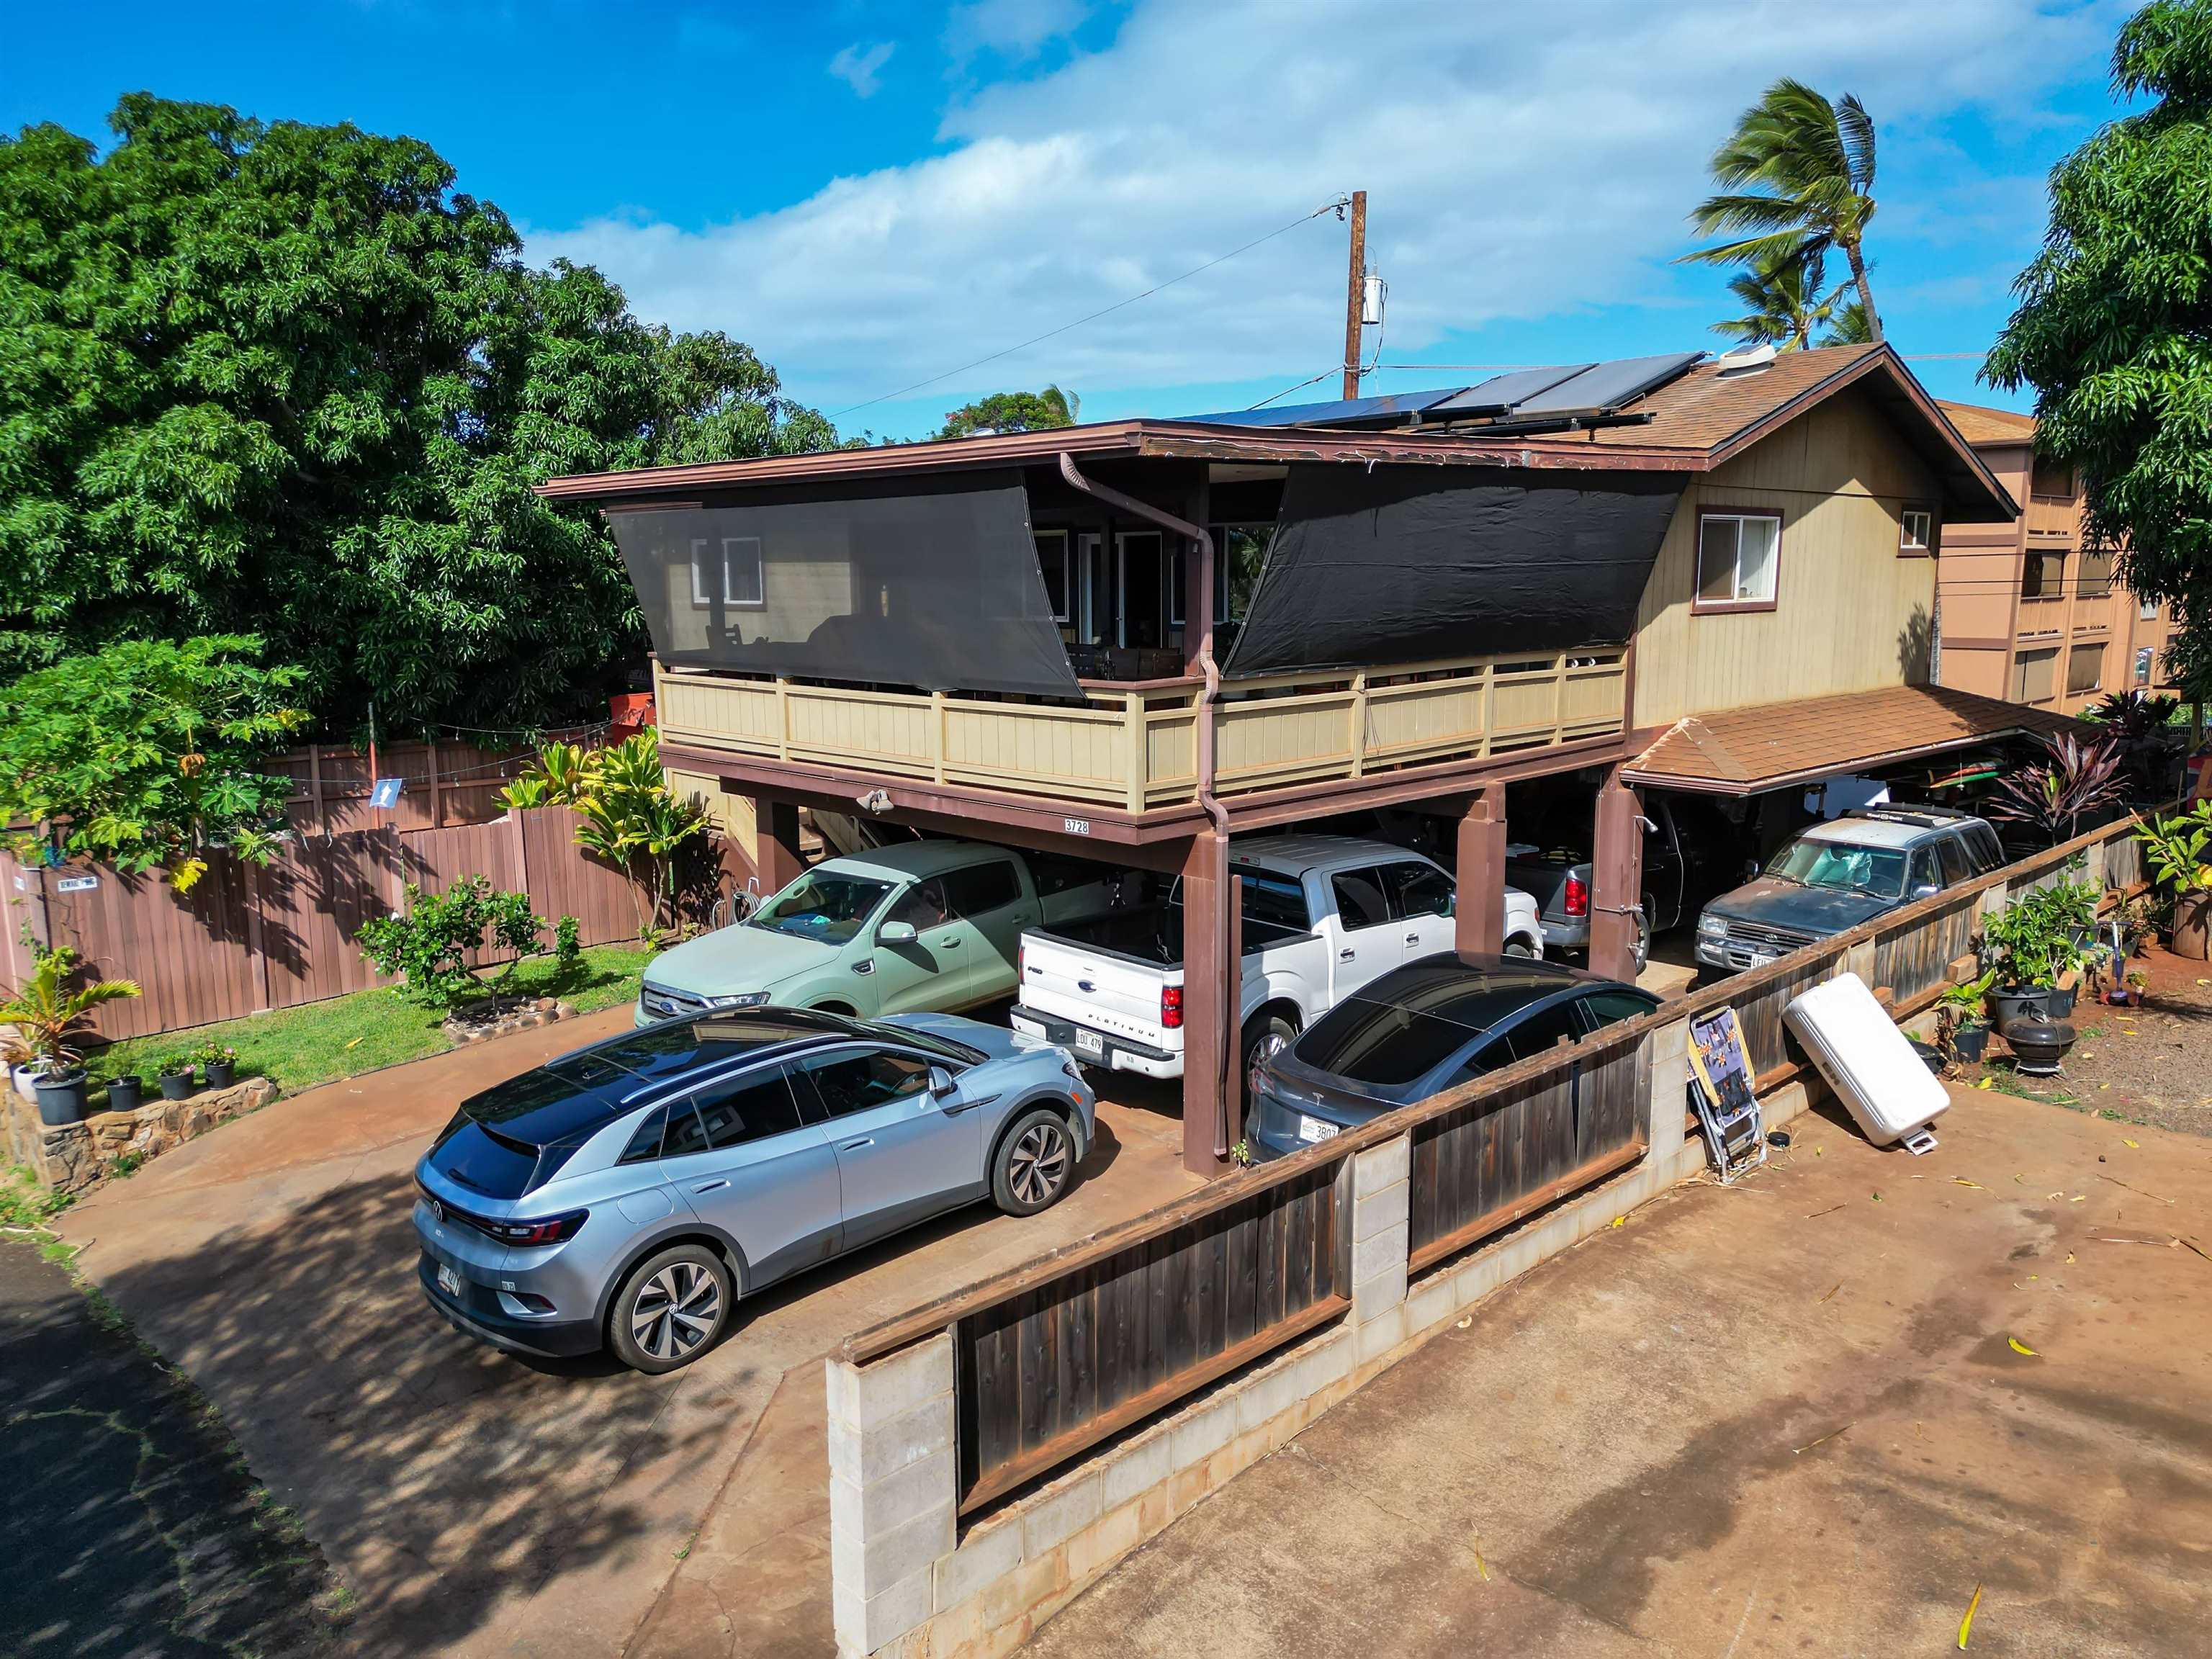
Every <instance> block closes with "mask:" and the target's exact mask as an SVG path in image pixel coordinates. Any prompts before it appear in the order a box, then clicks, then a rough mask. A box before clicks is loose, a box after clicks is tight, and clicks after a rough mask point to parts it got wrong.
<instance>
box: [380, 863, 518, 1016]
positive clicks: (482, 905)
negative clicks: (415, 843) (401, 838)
mask: <svg viewBox="0 0 2212 1659" xmlns="http://www.w3.org/2000/svg"><path fill="white" fill-rule="evenodd" d="M544 931H545V922H544V918H543V917H541V916H538V915H535V914H534V913H533V912H532V910H531V908H530V895H529V894H527V893H507V892H501V891H499V890H496V889H495V888H494V887H493V886H492V884H491V882H490V880H489V878H487V877H483V876H466V877H464V878H462V879H461V880H459V881H457V882H455V883H454V884H453V885H452V886H451V887H449V888H447V890H445V891H444V892H442V893H437V894H425V893H424V892H423V891H422V889H421V888H420V887H418V886H416V884H414V883H412V882H410V883H409V884H408V885H407V908H406V909H405V910H404V912H402V911H394V912H393V913H392V915H388V916H378V917H375V918H374V919H372V920H370V921H367V922H364V923H363V924H362V928H361V932H360V933H358V934H356V939H358V940H359V941H360V944H361V947H362V956H363V957H366V958H367V959H368V962H369V963H371V964H372V965H373V966H374V968H375V969H377V970H378V971H379V972H380V973H386V974H396V975H398V976H399V979H400V982H401V990H402V993H403V994H404V995H406V996H408V997H410V998H412V999H413V1000H416V1001H417V1002H422V1003H426V1004H431V1005H438V1004H443V1003H450V1002H453V1001H457V1000H459V999H461V998H463V997H465V996H467V995H469V994H471V993H472V992H474V991H475V990H476V989H477V978H476V975H475V974H474V973H473V972H471V969H470V968H469V965H468V958H469V955H470V953H471V951H482V950H483V949H485V948H486V947H487V945H488V943H489V944H495V945H497V946H498V947H499V948H500V949H501V950H503V951H507V952H508V953H510V955H511V956H514V957H521V956H526V955H528V954H529V953H530V952H532V951H535V950H536V949H537V948H538V936H539V935H540V934H541V933H544ZM487 935H489V939H487ZM513 969H514V964H513V962H511V961H510V962H509V963H507V968H506V969H505V970H504V971H503V972H502V973H501V975H500V977H501V979H504V978H505V977H506V976H507V974H509V973H512V972H513Z"/></svg>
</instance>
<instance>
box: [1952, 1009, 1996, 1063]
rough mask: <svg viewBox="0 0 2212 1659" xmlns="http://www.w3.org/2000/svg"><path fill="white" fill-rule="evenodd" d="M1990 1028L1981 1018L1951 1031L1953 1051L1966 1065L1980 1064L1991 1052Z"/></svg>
mask: <svg viewBox="0 0 2212 1659" xmlns="http://www.w3.org/2000/svg"><path fill="white" fill-rule="evenodd" d="M1989 1047H1990V1028H1989V1027H1988V1026H1986V1025H1984V1024H1982V1023H1981V1022H1980V1021H1979V1020H1976V1021H1974V1022H1973V1023H1972V1024H1968V1025H1961V1026H1960V1028H1959V1029H1958V1030H1955V1031H1954V1032H1952V1033H1951V1051H1952V1053H1954V1054H1957V1055H1958V1056H1959V1059H1960V1060H1961V1061H1962V1062H1963V1063H1964V1064H1966V1065H1968V1066H1978V1065H1980V1064H1981V1063H1982V1056H1983V1055H1984V1054H1987V1053H1988V1052H1989Z"/></svg>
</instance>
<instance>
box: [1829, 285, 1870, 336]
mask: <svg viewBox="0 0 2212 1659" xmlns="http://www.w3.org/2000/svg"><path fill="white" fill-rule="evenodd" d="M1837 292H1838V293H1841V292H1842V290H1841V289H1838V290H1837ZM1833 297H1834V295H1831V296H1830V298H1831V299H1832V298H1833ZM1829 310H1830V313H1831V315H1830V317H1829V319H1828V323H1829V326H1828V331H1827V332H1826V334H1823V335H1822V336H1821V337H1820V343H1821V344H1822V345H1824V346H1839V345H1871V344H1872V343H1874V325H1873V324H1871V323H1869V321H1867V308H1866V301H1863V300H1852V301H1849V302H1847V303H1846V304H1844V305H1840V306H1837V305H1832V306H1831V307H1829Z"/></svg>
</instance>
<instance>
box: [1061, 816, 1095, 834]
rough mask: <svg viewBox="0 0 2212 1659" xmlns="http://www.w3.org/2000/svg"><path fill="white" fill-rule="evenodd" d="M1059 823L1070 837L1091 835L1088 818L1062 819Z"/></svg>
mask: <svg viewBox="0 0 2212 1659" xmlns="http://www.w3.org/2000/svg"><path fill="white" fill-rule="evenodd" d="M1060 824H1061V826H1062V827H1063V828H1064V829H1066V831H1067V833H1068V834H1069V835H1071V836H1087V835H1089V834H1090V833H1091V820H1090V819H1089V818H1062V819H1061V820H1060Z"/></svg>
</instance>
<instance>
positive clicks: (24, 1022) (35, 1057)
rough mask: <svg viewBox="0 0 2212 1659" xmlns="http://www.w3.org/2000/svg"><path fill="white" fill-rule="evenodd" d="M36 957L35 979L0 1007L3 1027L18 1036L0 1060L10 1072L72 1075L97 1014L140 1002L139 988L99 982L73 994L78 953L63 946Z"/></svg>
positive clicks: (119, 982) (120, 981) (129, 983)
mask: <svg viewBox="0 0 2212 1659" xmlns="http://www.w3.org/2000/svg"><path fill="white" fill-rule="evenodd" d="M37 957H38V959H37V965H36V966H34V967H33V969H31V976H30V978H28V979H27V980H25V981H23V982H22V984H21V985H20V986H18V987H15V990H13V991H12V992H10V993H9V995H8V999H7V1000H6V1001H5V1002H0V1024H9V1025H12V1026H14V1027H15V1033H16V1035H15V1036H12V1037H10V1038H9V1039H8V1040H7V1042H6V1043H5V1045H4V1047H0V1058H4V1059H5V1060H6V1061H7V1063H8V1064H9V1066H33V1065H35V1066H39V1067H40V1069H42V1070H44V1071H46V1072H48V1073H64V1072H68V1071H70V1070H71V1069H72V1068H74V1067H75V1066H76V1063H77V1061H78V1060H79V1059H80V1058H81V1056H80V1055H79V1054H78V1052H77V1049H76V1043H77V1042H78V1041H79V1040H80V1039H82V1038H83V1037H85V1036H89V1035H90V1034H91V1030H92V1012H93V1010H94V1009H95V1008H99V1007H102V1006H106V1004H108V1003H111V1002H119V1001H122V1000H124V999H125V998H126V997H135V996H137V994H138V986H137V982H136V981H132V980H127V979H96V980H94V981H90V982H89V983H88V984H83V985H80V986H78V987H76V988H75V989H74V990H72V989H71V988H70V980H71V979H72V978H73V977H75V975H76V969H77V963H78V962H79V961H80V960H81V958H79V957H78V956H77V953H76V951H73V950H71V949H70V948H69V946H67V945H63V946H62V947H60V948H59V949H58V950H53V951H39V952H38V953H37Z"/></svg>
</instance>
